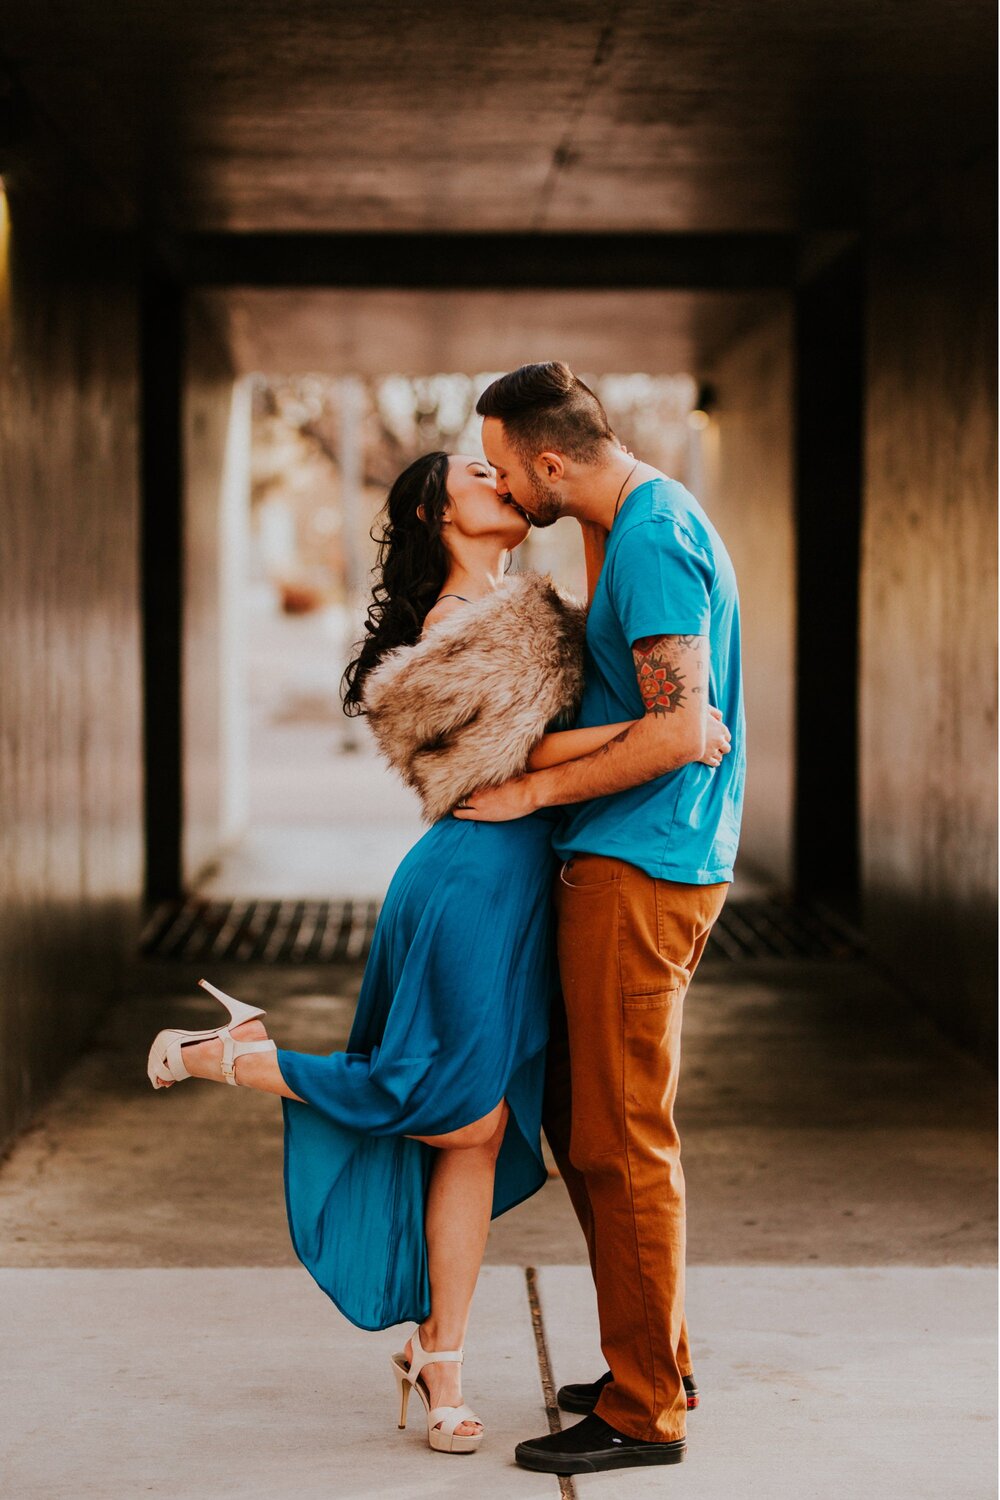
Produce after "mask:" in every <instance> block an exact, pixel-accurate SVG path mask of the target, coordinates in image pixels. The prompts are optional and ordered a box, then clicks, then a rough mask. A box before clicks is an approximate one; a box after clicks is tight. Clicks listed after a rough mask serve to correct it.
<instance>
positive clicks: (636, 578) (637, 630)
mask: <svg viewBox="0 0 1000 1500" xmlns="http://www.w3.org/2000/svg"><path fill="white" fill-rule="evenodd" d="M713 575H714V568H713V564H712V559H711V557H710V556H709V554H708V553H707V552H706V551H705V549H704V548H703V547H700V546H699V545H698V543H697V542H696V541H695V539H694V537H692V536H691V535H690V534H689V533H688V532H687V531H685V530H684V528H683V527H681V526H677V525H675V524H674V523H673V522H671V521H640V522H638V524H637V525H635V526H633V527H632V528H631V529H630V530H629V531H627V532H626V534H625V535H624V536H623V537H622V539H621V541H620V542H619V544H618V547H617V548H616V550H615V555H614V562H613V570H612V576H611V580H610V583H611V590H610V592H611V599H612V603H613V605H614V610H615V614H616V615H617V616H618V621H619V624H620V625H621V627H622V630H623V631H624V633H625V638H626V640H627V641H628V643H629V645H631V644H632V642H633V641H636V640H638V639H639V638H640V637H641V636H644V635H707V634H708V630H709V623H710V621H711V617H712V606H711V596H712V579H713Z"/></svg>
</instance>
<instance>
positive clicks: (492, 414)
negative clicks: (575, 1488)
mask: <svg viewBox="0 0 1000 1500" xmlns="http://www.w3.org/2000/svg"><path fill="white" fill-rule="evenodd" d="M477 411H478V412H479V414H480V415H481V416H482V417H483V419H484V420H483V429H482V446H483V453H484V455H485V458H486V462H483V459H482V458H480V457H477V456H474V455H473V456H470V455H467V454H448V453H429V454H426V455H425V456H424V457H422V458H419V459H417V460H416V462H415V463H412V464H411V465H410V466H409V467H408V468H407V469H406V470H405V471H404V472H403V473H402V474H400V476H399V478H398V479H397V480H396V481H395V483H394V484H393V486H392V489H391V490H390V493H389V497H388V503H387V508H386V518H385V525H384V531H383V535H382V538H381V546H380V553H379V563H378V568H377V570H376V573H377V578H376V582H375V585H374V588H373V591H372V602H371V604H370V606H369V609H368V619H367V623H366V627H365V630H366V634H365V639H364V641H363V643H361V644H360V645H359V647H358V648H357V655H356V656H355V658H354V660H353V661H352V662H351V663H350V665H349V667H348V669H347V671H346V673H345V675H344V708H345V711H346V712H348V713H352V714H356V713H363V714H365V715H367V718H368V722H369V724H370V725H371V728H372V730H373V733H374V735H375V738H376V740H377V742H378V745H379V747H380V749H381V750H382V751H383V752H384V754H385V755H386V757H387V758H388V760H389V761H390V763H391V764H392V765H393V766H394V767H395V769H396V770H397V771H398V772H399V773H400V774H401V775H402V776H403V778H404V779H405V780H406V782H407V783H408V784H409V785H410V786H411V787H413V788H414V789H415V791H416V792H417V793H418V794H419V797H420V800H421V804H422V808H423V812H424V815H425V817H426V820H427V821H428V822H429V824H430V827H429V828H428V829H427V831H426V832H425V833H424V834H423V836H422V837H421V838H420V839H419V841H418V842H417V843H416V844H415V845H414V846H413V848H412V849H411V850H410V851H409V853H407V854H406V856H405V857H404V859H403V861H402V863H401V864H400V865H399V868H398V869H397V870H396V872H395V874H394V876H393V879H392V883H391V885H390V886H389V890H388V893H387V895H386V898H385V902H384V904H383V906H382V909H381V912H380V915H379V919H378V923H377V925H376V929H375V933H374V937H373V940H372V947H371V952H370V955H369V958H368V961H367V965H366V968H365V972H364V978H363V982H362V986H361V991H360V995H359V998H358V1005H357V1011H356V1014H355V1017H354V1022H353V1027H352V1030H351V1034H350V1037H349V1039H348V1043H347V1047H346V1050H344V1051H339V1052H333V1053H331V1054H329V1055H313V1054H306V1053H299V1052H291V1051H286V1050H283V1049H282V1048H280V1047H277V1046H276V1045H275V1043H274V1041H273V1040H271V1038H270V1037H269V1036H268V1034H267V1031H266V1029H265V1026H264V1024H263V1022H262V1020H261V1017H262V1015H263V1014H264V1012H263V1011H262V1010H260V1009H258V1008H256V1007H253V1006H249V1005H246V1004H244V1003H242V1002H240V1001H238V1000H234V999H233V998H232V997H230V996H227V995H225V994H223V992H222V991H220V990H217V989H216V988H215V987H214V986H213V985H211V984H210V983H208V981H205V980H202V981H200V982H201V983H202V985H203V986H204V988H205V989H207V990H209V991H210V992H211V993H212V994H213V995H215V996H216V997H217V998H218V999H219V1000H221V1001H222V1002H223V1004H224V1005H225V1006H226V1008H227V1009H228V1011H229V1015H230V1019H229V1022H228V1024H226V1025H225V1026H222V1027H220V1028H218V1029H217V1030H213V1031H205V1032H182V1031H176V1030H167V1031H162V1032H161V1033H160V1034H159V1035H158V1036H157V1038H156V1040H155V1041H154V1043H153V1046H152V1049H151V1051H150V1054H149V1064H148V1072H149V1077H150V1080H151V1082H152V1083H153V1085H154V1087H157V1088H159V1087H169V1086H171V1085H172V1084H174V1083H177V1082H179V1081H180V1080H182V1079H185V1078H192V1077H193V1078H202V1079H210V1080H214V1081H216V1082H219V1081H222V1080H225V1081H226V1082H227V1083H230V1084H239V1085H242V1086H243V1087H245V1088H253V1089H258V1090H262V1091H263V1092H265V1093H271V1094H277V1095H279V1096H280V1097H281V1100H282V1109H283V1115H284V1127H285V1196H286V1205H287V1211H288V1221H289V1226H290V1230H291V1236H292V1241H293V1244H294V1247H295V1250H296V1253H297V1254H298V1256H299V1258H300V1259H301V1260H302V1262H303V1264H304V1265H305V1266H306V1267H307V1268H308V1270H309V1271H310V1272H311V1274H312V1275H313V1277H314V1278H315V1280H316V1281H317V1282H318V1284H319V1285H320V1286H321V1287H322V1288H323V1290H324V1291H325V1292H326V1293H327V1294H328V1296H329V1297H330V1298H332V1300H333V1301H334V1302H335V1303H336V1305H337V1307H338V1308H340V1310H341V1311H342V1312H343V1313H344V1315H345V1316H346V1317H347V1318H349V1319H350V1320H351V1322H353V1323H355V1324H356V1325H357V1326H358V1327H360V1328H365V1329H372V1330H376V1329H384V1328H388V1327H390V1326H392V1325H395V1324H398V1323H401V1322H407V1321H410V1322H412V1323H413V1324H414V1325H415V1326H414V1327H413V1329H412V1332H410V1334H409V1336H408V1337H407V1338H406V1341H405V1344H404V1347H403V1348H402V1349H401V1350H399V1351H398V1352H397V1353H394V1354H392V1355H391V1366H392V1376H393V1378H394V1380H395V1382H396V1386H397V1392H398V1398H399V1402H400V1409H399V1425H400V1426H401V1427H402V1426H405V1422H406V1412H407V1403H408V1400H409V1398H410V1396H411V1394H412V1393H413V1392H414V1391H416V1393H417V1396H418V1398H419V1400H420V1401H421V1403H422V1405H423V1407H424V1409H425V1414H426V1419H427V1438H428V1442H429V1444H430V1446H431V1447H432V1448H434V1449H436V1450H438V1451H440V1452H445V1453H468V1452H471V1451H473V1450H475V1449H476V1448H478V1447H479V1446H480V1445H481V1443H482V1441H483V1437H484V1426H483V1423H482V1421H481V1420H480V1418H479V1417H477V1415H476V1413H475V1412H474V1411H473V1410H472V1408H471V1407H469V1406H468V1405H466V1404H464V1402H463V1398H462V1360H463V1346H464V1343H465V1335H466V1329H467V1325H468V1320H469V1311H470V1306H471V1302H472V1295H473V1291H474V1289H475V1285H476V1280H477V1277H478V1274H479V1268H480V1265H481V1262H482V1257H483V1251H484V1248H485V1244H486V1238H487V1234H488V1231H489V1225H490V1220H491V1218H495V1217H497V1216H498V1215H499V1214H502V1213H504V1212H506V1210H507V1209H509V1208H512V1207H513V1206H514V1205H515V1204H517V1203H520V1202H521V1201H522V1200H523V1199H525V1198H527V1197H529V1196H530V1195H531V1194H532V1193H535V1192H537V1191H538V1189H539V1188H540V1187H542V1185H543V1183H544V1182H545V1181H546V1179H547V1171H546V1166H545V1162H544V1159H543V1154H542V1146H541V1139H540V1132H541V1130H542V1129H544V1131H545V1135H546V1137H547V1139H548V1142H549V1145H550V1146H551V1149H552V1152H553V1154H554V1156H555V1159H556V1161H557V1163H558V1166H559V1170H560V1172H561V1174H562V1178H563V1180H564V1182H565V1184H566V1187H567V1189H568V1191H569V1195H570V1198H571V1200H572V1203H573V1207H574V1209H575V1211H576V1215H577V1217H578V1219H579V1221H580V1227H581V1229H582V1231H583V1234H584V1237H585V1239H586V1243H587V1250H588V1253H589V1258H590V1266H591V1270H592V1272H593V1277H594V1282H595V1286H596V1291H597V1304H598V1310H599V1316H600V1333H601V1347H602V1349H603V1352H604V1355H605V1357H606V1359H607V1364H608V1369H607V1370H606V1371H605V1373H604V1374H602V1375H601V1376H600V1377H599V1378H598V1379H595V1380H593V1381H592V1382H590V1383H586V1384H579V1385H569V1386H564V1387H562V1388H561V1390H560V1391H559V1404H560V1405H561V1406H562V1407H563V1408H564V1409H565V1410H568V1411H572V1412H579V1413H583V1414H584V1418H583V1420H582V1421H580V1422H579V1423H577V1424H576V1425H575V1426H572V1427H569V1428H568V1429H567V1430H566V1431H563V1432H557V1433H549V1434H547V1435H545V1436H543V1437H537V1438H527V1439H526V1440H525V1441H523V1442H521V1443H519V1444H518V1446H517V1448H516V1451H515V1457H516V1460H517V1462H518V1463H519V1464H522V1465H523V1466H524V1467H526V1468H529V1469H537V1470H542V1471H545V1472H549V1473H553V1474H574V1473H583V1472H593V1471H598V1470H603V1469H618V1468H624V1467H628V1466H630V1465H650V1464H669V1463H677V1462H679V1461H680V1460H681V1459H683V1457H684V1455H685V1451H686V1436H685V1424H686V1420H687V1413H688V1411H689V1410H690V1409H691V1408H692V1407H694V1406H695V1405H697V1400H698V1396H697V1387H696V1385H695V1381H694V1372H693V1367H692V1356H691V1349H690V1345H689V1342H688V1331H687V1325H686V1321H685V1316H684V1260H685V1196H684V1177H683V1173H682V1170H681V1160H680V1140H679V1138H678V1134H677V1128H676V1125H675V1122H674V1101H675V1097H676V1093H677V1084H678V1074H679V1064H680V1042H681V1019H682V1012H683V1002H684V996H685V993H686V991H687V988H688V985H689V984H690V981H691V978H692V975H693V974H694V971H695V969H696V968H697V966H698V963H699V960H700V959H701V956H702V953H703V951H704V948H705V944H706V941H707V939H708V936H709V933H710V932H711V930H712V926H713V924H714V922H715V921H716V919H717V918H718V916H719V913H720V911H721V909H722V906H723V903H724V902H725V899H726V894H727V891H728V889H729V884H730V882H731V881H732V878H733V861H734V859H735V856H736V850H737V843H738V839H739V830H740V821H741V814H742V803H743V786H744V773H745V749H744V742H745V720H744V708H743V690H742V680H741V667H740V618H739V598H738V593H737V586H736V578H735V574H734V571H733V566H732V562H731V560H730V558H729V554H728V553H727V551H726V548H725V546H724V544H723V542H722V539H721V537H720V536H719V534H718V532H717V531H716V529H715V528H714V526H713V525H712V523H711V521H710V520H709V519H708V516H707V515H706V514H705V512H704V510H703V509H702V507H701V505H700V504H699V502H698V500H697V499H696V498H695V497H694V496H693V495H692V494H691V493H690V492H689V491H688V490H687V489H686V488H685V486H684V485H683V484H681V483H679V482H678V481H677V480H675V479H671V478H669V477H668V476H667V475H665V474H663V473H661V472H660V471H659V470H658V469H656V468H655V467H653V466H652V465H650V464H648V463H645V462H643V461H642V459H641V458H640V459H635V458H634V457H633V455H632V454H630V453H627V452H625V451H624V450H623V448H622V447H621V445H620V444H619V442H618V440H617V439H616V437H615V435H614V433H613V432H612V431H611V428H610V426H609V423H608V419H607V416H606V414H605V412H604V409H603V407H602V405H601V403H600V401H599V400H598V399H597V397H596V396H595V395H594V393H593V392H592V391H591V390H590V389H589V388H588V387H587V386H586V385H585V384H584V383H583V382H582V381H581V380H579V379H578V378H577V377H576V376H575V375H574V374H573V372H572V371H571V370H570V369H569V368H568V367H567V366H566V365H565V364H562V363H558V362H550V363H545V364H533V365H524V366H522V367H521V368H520V369H518V370H515V371H513V372H512V373H511V374H509V375H505V376H503V377H502V378H500V379H499V380H496V381H494V382H493V384H492V385H490V386H489V387H488V389H487V390H486V391H485V392H484V393H483V395H482V396H481V398H480V400H479V403H478V405H477ZM564 517H573V518H574V519H575V520H576V521H578V522H579V524H580V526H581V528H582V530H583V534H584V547H585V555H586V559H587V583H588V602H587V604H586V605H584V604H581V603H579V602H577V601H576V600H574V599H572V598H571V597H569V596H567V595H565V594H563V593H562V592H561V591H560V590H559V589H557V588H556V587H555V585H554V584H553V583H552V581H551V579H550V578H548V577H547V576H544V575H540V574H536V573H531V572H521V573H517V572H515V573H509V574H508V572H507V568H508V565H509V563H510V559H511V556H512V554H513V553H514V551H515V550H516V548H517V547H518V546H519V545H520V543H521V542H522V541H523V540H524V538H525V536H526V535H527V534H528V531H529V529H530V527H532V526H538V527H545V526H551V525H552V524H553V523H555V522H556V521H559V520H560V519H562V518H564Z"/></svg>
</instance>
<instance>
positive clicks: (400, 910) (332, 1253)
mask: <svg viewBox="0 0 1000 1500" xmlns="http://www.w3.org/2000/svg"><path fill="white" fill-rule="evenodd" d="M558 813H559V810H558V809H555V808H543V809H540V810H539V811H537V812H534V813H531V814H530V815H529V816H527V817H524V818H518V819H515V820H513V821H511V822H506V823H477V822H470V821H465V820H464V819H459V818H454V817H452V816H451V814H450V813H449V814H448V815H447V816H445V817H443V818H441V819H440V820H439V821H438V822H436V823H434V824H432V825H431V827H430V828H429V829H428V830H427V832H426V833H425V834H424V835H423V837H422V838H421V839H419V840H418V842H417V843H416V844H415V845H414V846H413V848H412V849H411V850H410V851H409V852H408V853H407V854H406V855H405V856H404V858H403V860H402V862H401V864H400V865H399V868H398V869H397V870H396V873H395V875H394V876H393V879H392V883H391V884H390V886H389V890H388V892H387V894H386V898H385V902H384V904H383V906H382V910H381V913H380V915H379V919H378V922H377V924H376V928H375V933H374V936H373V939H372V947H371V952H370V955H369V958H368V962H367V965H366V967H365V973H364V979H363V981H362V985H361V992H360V995H359V997H358V1006H357V1011H356V1013H355V1017H354V1023H353V1026H352V1029H351V1034H350V1037H349V1039H348V1043H347V1048H346V1051H343V1052H334V1053H331V1054H329V1055H328V1056H322V1055H313V1054H307V1053H302V1052H289V1051H284V1050H281V1049H279V1051H278V1064H279V1067H280V1069H281V1073H282V1076H283V1077H284V1079H285V1081H286V1083H287V1084H288V1085H289V1087H290V1088H291V1089H292V1090H293V1091H294V1092H295V1093H296V1094H298V1095H299V1096H300V1097H301V1099H303V1100H305V1101H306V1102H305V1103H299V1102H298V1101H296V1100H293V1099H284V1100H283V1101H282V1104H283V1108H284V1120H285V1202H286V1207H287V1211H288V1223H289V1228H290V1231H291V1236H292V1243H293V1245H294V1247H295V1251H296V1254H297V1255H298V1257H299V1259H300V1260H301V1261H302V1263H303V1264H304V1265H305V1266H306V1268H307V1269H308V1270H309V1272H310V1273H311V1274H312V1276H313V1277H314V1278H315V1280H316V1281H317V1282H318V1284H319V1285H320V1286H321V1287H322V1288H323V1290H324V1291H325V1292H326V1293H327V1295H328V1296H329V1297H330V1298H332V1300H333V1301H334V1302H335V1303H336V1305H337V1307H338V1308H339V1309H340V1310H341V1312H342V1313H344V1315H345V1316H346V1317H347V1318H349V1319H350V1321H351V1322H352V1323H355V1324H356V1325H357V1326H358V1327H359V1328H366V1329H379V1328H387V1327H389V1326H390V1325H392V1324H394V1323H401V1322H405V1321H409V1320H412V1321H415V1322H421V1321H423V1319H425V1318H426V1317H427V1316H428V1314H429V1312H430V1282H429V1277H428V1266H427V1245H426V1240H425V1237H424V1208H425V1200H426V1195H427V1189H428V1185H429V1182H430V1173H431V1167H432V1164H433V1160H434V1156H435V1150H434V1148H433V1147H430V1146H426V1145H424V1144H423V1142H421V1141H414V1140H409V1139H407V1137H408V1136H410V1135H443V1134H444V1133H445V1132H446V1131H450V1130H457V1129H459V1128H460V1127H461V1126H463V1125H468V1124H471V1122H472V1121H473V1120H478V1119H481V1118H482V1117H483V1116H484V1115H487V1114H489V1112H490V1110H492V1109H494V1108H495V1106H496V1105H497V1104H498V1103H499V1102H500V1100H501V1099H503V1098H506V1099H507V1102H508V1104H509V1106H510V1118H509V1120H508V1124H507V1129H506V1133H505V1136H504V1140H503V1145H502V1147H501V1150H500V1154H499V1157H498V1159H497V1167H496V1180H495V1187H494V1193H493V1209H492V1217H493V1218H496V1217H497V1215H498V1214H502V1213H504V1212H505V1211H506V1210H507V1209H508V1208H513V1207H514V1205H515V1204H516V1203H520V1202H521V1201H522V1200H523V1199H524V1198H527V1197H529V1196H530V1195H531V1194H532V1193H535V1192H537V1191H538V1189H539V1188H540V1187H541V1186H542V1184H543V1183H544V1182H545V1180H546V1176H547V1172H546V1167H545V1163H544V1160H543V1157H542V1149H541V1140H540V1127H541V1108H542V1087H543V1077H544V1064H545V1045H546V1041H547V1039H548V1022H549V1007H550V1005H551V1002H552V998H553V995H554V994H555V993H556V991H557V989H558V984H559V977H558V963H557V958H556V949H555V932H554V920H553V913H552V901H551V897H552V882H553V879H554V877H555V875H556V874H557V872H558V862H557V860H556V857H555V855H554V853H553V851H552V846H551V834H552V824H553V819H554V818H555V817H557V816H558Z"/></svg>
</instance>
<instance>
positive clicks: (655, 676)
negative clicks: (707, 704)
mask: <svg viewBox="0 0 1000 1500" xmlns="http://www.w3.org/2000/svg"><path fill="white" fill-rule="evenodd" d="M704 641H705V637H704V636H700V635H644V636H640V638H639V639H638V640H636V641H633V642H632V657H633V660H634V661H635V670H636V677H637V679H638V683H639V692H640V693H641V694H642V701H643V705H644V707H645V709H646V712H647V713H653V714H672V713H676V711H677V710H678V709H679V708H680V707H681V705H682V704H684V703H686V702H687V701H688V694H689V693H700V692H703V691H704V689H703V688H702V687H701V686H700V685H699V684H698V683H695V684H693V685H689V675H690V674H689V672H687V671H683V670H682V669H681V666H680V662H681V660H682V659H683V658H684V657H691V656H693V657H694V660H693V661H692V663H691V665H692V666H693V667H694V669H695V675H696V677H700V676H701V675H702V674H701V667H702V662H701V661H700V659H699V657H700V653H701V649H702V645H703V644H704Z"/></svg>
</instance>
